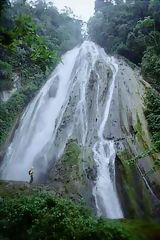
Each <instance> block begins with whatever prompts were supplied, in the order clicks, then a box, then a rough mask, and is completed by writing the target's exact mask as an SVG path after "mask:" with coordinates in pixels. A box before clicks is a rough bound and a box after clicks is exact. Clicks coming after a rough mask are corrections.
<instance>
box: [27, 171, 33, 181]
mask: <svg viewBox="0 0 160 240" xmlns="http://www.w3.org/2000/svg"><path fill="white" fill-rule="evenodd" d="M28 174H29V176H30V181H29V183H30V184H31V183H32V182H33V167H31V169H30V170H29V172H28Z"/></svg>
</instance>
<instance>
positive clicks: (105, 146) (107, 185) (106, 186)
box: [93, 58, 123, 218]
mask: <svg viewBox="0 0 160 240" xmlns="http://www.w3.org/2000/svg"><path fill="white" fill-rule="evenodd" d="M110 64H111V68H112V72H113V79H112V83H111V86H110V88H109V94H108V97H107V101H106V108H105V111H104V116H103V121H102V123H101V125H100V128H99V130H98V140H97V142H96V143H95V144H94V146H93V152H94V160H95V161H96V163H97V165H98V177H97V181H96V185H95V187H94V189H93V193H94V196H95V199H96V205H97V209H98V214H99V215H100V216H101V215H103V216H107V217H109V218H115V217H118V218H122V217H123V213H122V210H121V207H120V203H119V200H118V197H117V193H116V189H115V182H114V180H115V149H114V142H113V141H107V140H105V139H104V136H103V134H104V131H105V125H106V123H107V119H108V116H109V110H110V104H111V100H112V95H113V90H114V85H115V77H116V73H117V71H118V66H117V64H116V63H115V62H114V58H111V59H110ZM109 202H110V203H111V205H109V204H108V203H109Z"/></svg>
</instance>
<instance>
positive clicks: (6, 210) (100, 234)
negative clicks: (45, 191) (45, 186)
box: [0, 194, 138, 240]
mask: <svg viewBox="0 0 160 240" xmlns="http://www.w3.org/2000/svg"><path fill="white" fill-rule="evenodd" d="M0 229H1V233H0V237H1V238H2V239H10V240H14V239H16V240H18V239H23V240H25V239H26V240H28V239H31V240H40V239H46V240H47V239H54V240H56V239H57V240H60V239H63V240H67V239H68V240H72V239H79V240H80V239H83V240H85V239H86V240H92V239H95V240H98V239H99V240H103V239H104V240H134V239H138V238H136V237H134V234H133V233H132V234H131V233H129V230H127V228H126V227H124V226H123V224H121V223H120V222H119V221H117V222H115V221H106V220H103V219H96V218H94V217H92V216H91V215H90V214H89V212H88V210H86V209H84V208H83V207H81V206H79V205H75V204H74V203H73V202H71V201H69V200H65V199H58V198H55V197H51V196H49V195H40V194H38V195H37V196H30V197H28V196H23V197H18V198H16V199H12V200H10V199H7V200H5V201H1V203H0Z"/></svg>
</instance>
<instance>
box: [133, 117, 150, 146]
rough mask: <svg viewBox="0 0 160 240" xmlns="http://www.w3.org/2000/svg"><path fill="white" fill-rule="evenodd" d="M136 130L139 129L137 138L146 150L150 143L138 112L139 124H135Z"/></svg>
mask: <svg viewBox="0 0 160 240" xmlns="http://www.w3.org/2000/svg"><path fill="white" fill-rule="evenodd" d="M134 128H135V130H136V131H137V135H136V136H137V138H138V141H139V142H140V143H141V144H142V146H143V148H144V149H145V150H146V149H148V143H147V140H146V134H145V132H144V130H143V127H142V123H141V121H140V118H139V116H138V114H137V124H136V125H135V126H134Z"/></svg>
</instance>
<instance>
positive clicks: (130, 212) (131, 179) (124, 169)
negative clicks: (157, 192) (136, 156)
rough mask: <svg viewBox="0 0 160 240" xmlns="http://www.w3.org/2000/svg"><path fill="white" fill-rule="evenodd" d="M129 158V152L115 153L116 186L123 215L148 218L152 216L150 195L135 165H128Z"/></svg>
mask: <svg viewBox="0 0 160 240" xmlns="http://www.w3.org/2000/svg"><path fill="white" fill-rule="evenodd" d="M129 159H131V155H130V153H129V152H127V151H123V152H118V153H117V161H116V164H117V175H116V177H117V188H118V193H119V196H120V199H121V204H122V206H123V209H124V213H125V216H126V217H132V218H136V217H137V216H139V217H143V218H146V217H147V218H150V217H152V216H153V209H152V206H153V203H152V200H151V196H150V194H149V192H148V190H147V188H146V186H145V184H144V181H143V179H142V177H141V176H140V174H139V173H138V170H137V167H136V166H130V165H129V162H128V160H129Z"/></svg>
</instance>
